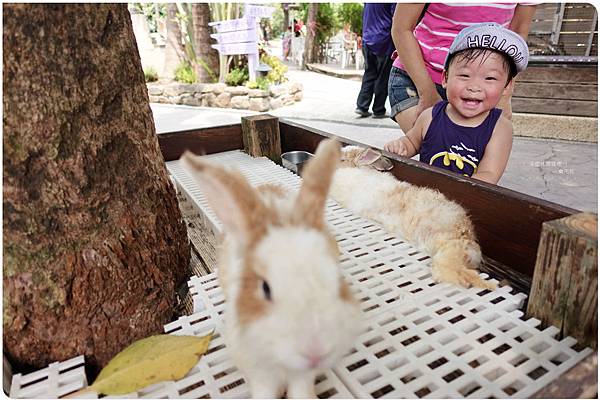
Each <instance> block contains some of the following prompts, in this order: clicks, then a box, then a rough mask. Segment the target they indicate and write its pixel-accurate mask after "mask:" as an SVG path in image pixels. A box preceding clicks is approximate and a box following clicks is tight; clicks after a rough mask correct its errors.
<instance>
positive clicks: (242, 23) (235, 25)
mask: <svg viewBox="0 0 600 401" xmlns="http://www.w3.org/2000/svg"><path fill="white" fill-rule="evenodd" d="M208 25H210V26H216V28H217V32H218V33H222V32H231V31H242V30H245V29H252V28H255V27H256V20H255V19H254V18H238V19H230V20H226V21H215V22H210V23H209V24H208Z"/></svg>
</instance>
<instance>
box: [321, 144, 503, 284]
mask: <svg viewBox="0 0 600 401" xmlns="http://www.w3.org/2000/svg"><path fill="white" fill-rule="evenodd" d="M380 156H381V154H379V153H377V152H374V151H372V150H370V149H363V148H360V147H357V146H346V147H344V148H343V149H342V162H341V164H340V168H338V170H337V171H336V173H335V175H334V179H333V182H332V184H331V189H330V193H329V196H330V197H331V198H333V199H335V200H336V201H337V202H338V203H340V204H341V205H342V206H344V207H346V208H347V209H349V210H351V211H353V212H354V213H356V214H358V215H360V216H362V217H365V218H367V219H371V220H373V221H376V222H378V223H379V224H381V225H382V226H383V228H384V229H385V230H387V231H388V232H390V233H397V234H399V235H400V236H402V237H403V238H404V239H406V240H408V241H409V242H411V243H412V244H413V245H414V246H416V247H417V248H420V249H423V250H425V251H426V252H428V253H429V254H430V255H431V257H432V261H431V272H432V277H433V279H434V280H435V281H437V282H447V283H453V284H458V285H461V286H463V287H467V288H468V287H470V286H474V287H482V288H488V289H494V288H496V286H495V285H494V284H493V283H490V282H486V281H484V280H483V279H482V278H481V277H479V274H478V271H477V269H478V267H479V265H480V263H481V249H480V248H479V244H478V243H477V239H476V236H475V231H474V229H473V224H472V223H471V220H470V218H469V216H468V215H467V213H466V211H465V210H464V209H463V208H462V207H461V206H460V205H458V204H457V203H455V202H453V201H451V200H449V199H447V198H446V197H445V196H444V195H443V194H442V193H440V192H439V191H437V190H434V189H430V188H425V187H419V186H416V185H412V184H409V183H407V182H403V181H399V180H397V179H396V178H394V177H393V176H392V175H391V174H388V173H382V172H380V171H376V170H386V169H389V167H390V166H391V163H390V162H389V161H386V159H385V158H382V157H380Z"/></svg>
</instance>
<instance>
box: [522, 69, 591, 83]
mask: <svg viewBox="0 0 600 401" xmlns="http://www.w3.org/2000/svg"><path fill="white" fill-rule="evenodd" d="M517 82H541V83H560V82H562V83H567V84H573V83H577V84H594V85H597V84H598V68H597V66H585V67H571V66H552V67H529V68H527V69H526V70H525V71H523V72H522V73H520V74H519V75H517Z"/></svg>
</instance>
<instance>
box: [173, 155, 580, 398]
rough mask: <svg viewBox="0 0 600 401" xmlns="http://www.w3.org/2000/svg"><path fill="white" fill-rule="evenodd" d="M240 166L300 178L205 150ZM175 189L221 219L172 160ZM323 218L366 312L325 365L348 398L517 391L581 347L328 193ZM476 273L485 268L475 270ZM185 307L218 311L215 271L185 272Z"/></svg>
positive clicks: (516, 300) (263, 176)
mask: <svg viewBox="0 0 600 401" xmlns="http://www.w3.org/2000/svg"><path fill="white" fill-rule="evenodd" d="M206 157H207V158H210V159H212V160H213V161H215V162H217V163H221V164H224V165H227V166H233V167H235V168H238V169H240V170H241V171H242V173H243V174H244V176H246V178H247V179H248V180H249V181H250V182H251V183H252V184H253V185H258V184H262V183H268V182H269V183H279V184H281V185H283V186H284V187H286V188H288V189H289V190H297V189H298V188H299V186H300V183H301V179H300V178H299V177H298V176H296V175H295V174H293V173H291V172H289V171H288V170H286V169H284V168H282V167H280V166H277V165H275V164H274V163H273V162H271V161H270V160H268V159H266V158H252V157H250V156H248V155H246V154H245V153H242V152H239V151H234V152H227V153H221V154H218V155H210V156H206ZM167 166H168V169H169V171H170V172H171V174H172V175H173V176H174V178H175V180H176V181H177V182H178V183H179V186H180V188H179V189H180V190H181V191H182V192H183V193H184V194H185V195H186V196H187V197H188V199H191V200H192V201H193V202H194V203H196V204H197V205H198V207H199V208H200V212H201V214H206V215H207V217H208V218H209V219H210V221H211V222H213V227H214V229H215V230H217V231H220V223H218V220H217V218H216V217H215V215H214V214H213V212H212V211H211V210H210V207H208V205H207V203H206V200H205V199H204V197H203V195H202V193H201V191H200V190H199V188H198V187H197V185H196V184H195V182H194V181H193V180H192V179H191V178H190V177H189V176H188V174H187V172H186V171H185V170H183V169H182V168H181V166H180V165H179V162H178V161H173V162H169V163H167ZM326 219H327V221H328V223H329V227H330V228H331V230H332V231H333V233H334V234H335V236H336V239H337V240H338V243H339V244H340V248H341V249H342V261H341V266H342V272H343V274H344V276H345V278H346V279H347V280H348V282H349V284H350V285H351V288H352V290H353V292H354V293H355V295H356V297H357V299H359V300H360V303H361V306H362V309H363V311H364V313H365V317H366V319H367V321H368V325H367V326H368V328H367V330H366V331H365V332H364V333H363V334H362V335H361V337H360V339H359V341H357V343H356V345H355V347H354V348H353V349H352V351H351V352H350V353H349V354H348V355H347V356H346V357H345V358H344V359H343V360H342V361H341V362H340V363H339V364H338V365H337V366H336V367H335V368H334V369H333V372H334V373H335V375H337V376H338V377H339V379H340V381H341V382H342V383H343V384H344V385H345V387H346V388H347V389H348V390H349V391H350V393H351V394H352V396H353V397H356V398H416V397H419V398H423V397H424V398H463V397H469V398H508V397H512V398H526V397H529V396H531V395H532V394H534V393H535V392H536V391H537V390H539V389H540V388H542V387H544V386H545V385H547V384H548V383H549V382H550V381H552V380H553V379H555V378H557V377H558V376H559V375H560V374H561V373H563V372H564V371H566V370H568V369H569V368H571V367H572V366H574V365H575V364H576V363H577V362H579V361H580V360H581V359H583V358H584V357H585V356H586V355H588V354H589V353H590V352H591V350H590V349H585V350H583V351H581V352H577V351H576V350H574V349H573V348H572V347H573V345H575V343H576V341H575V340H574V339H573V338H566V339H563V340H562V341H557V340H556V339H555V336H556V335H557V334H558V331H559V330H558V329H556V328H554V327H550V328H547V329H546V330H543V331H540V330H539V329H537V328H536V327H537V326H538V325H539V321H537V320H536V319H529V320H527V321H524V320H522V319H521V317H522V315H523V313H522V312H521V311H520V310H519V308H520V307H521V306H522V305H523V301H524V300H525V298H526V296H525V295H524V294H511V291H512V289H511V288H510V287H501V288H499V289H497V290H495V291H489V290H481V289H476V288H471V289H463V288H458V287H456V286H453V285H450V284H437V283H434V282H433V280H432V279H431V273H430V266H429V262H430V260H429V256H428V255H426V254H425V253H423V252H420V251H419V250H417V249H415V248H414V247H412V246H411V245H410V244H408V243H406V242H405V241H403V240H402V239H401V238H398V237H395V236H393V235H390V234H389V233H386V232H385V231H384V230H383V229H382V228H381V227H380V226H379V225H377V224H376V223H373V222H370V221H368V220H365V219H362V218H360V217H358V216H355V215H353V214H352V212H349V211H348V210H346V209H344V208H342V207H340V206H339V205H338V204H337V203H335V202H334V201H331V200H330V201H328V203H327V209H326ZM483 276H485V275H483ZM189 285H190V291H191V293H192V294H193V297H194V307H195V310H196V311H198V312H199V313H202V314H205V316H211V320H212V321H217V322H220V321H221V314H222V313H223V310H224V303H225V300H224V298H223V294H222V292H221V291H220V288H219V287H218V283H217V280H216V275H215V274H214V273H213V274H210V275H208V276H203V277H192V279H191V280H190V281H189Z"/></svg>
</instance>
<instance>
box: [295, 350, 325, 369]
mask: <svg viewBox="0 0 600 401" xmlns="http://www.w3.org/2000/svg"><path fill="white" fill-rule="evenodd" d="M329 354H330V353H329V352H327V351H325V350H323V349H321V348H320V347H315V346H314V345H313V346H311V347H310V348H308V349H307V350H306V351H304V352H302V353H301V355H302V357H303V358H304V359H306V361H307V362H308V365H309V367H310V368H311V369H312V368H316V367H317V366H319V365H320V364H321V363H322V362H323V361H324V360H325V359H326V358H327V357H328V356H329Z"/></svg>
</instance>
